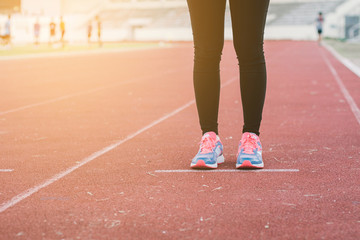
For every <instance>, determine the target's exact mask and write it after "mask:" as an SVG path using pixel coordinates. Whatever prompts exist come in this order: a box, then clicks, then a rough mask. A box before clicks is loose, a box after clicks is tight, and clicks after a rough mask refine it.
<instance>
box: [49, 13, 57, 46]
mask: <svg viewBox="0 0 360 240" xmlns="http://www.w3.org/2000/svg"><path fill="white" fill-rule="evenodd" d="M49 27H50V41H49V44H52V43H53V42H54V41H55V35H56V24H55V22H54V20H53V19H51V22H50V25H49Z"/></svg>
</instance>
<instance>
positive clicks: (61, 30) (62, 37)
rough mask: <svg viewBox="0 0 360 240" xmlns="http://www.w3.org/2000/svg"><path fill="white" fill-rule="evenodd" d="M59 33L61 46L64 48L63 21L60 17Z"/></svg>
mask: <svg viewBox="0 0 360 240" xmlns="http://www.w3.org/2000/svg"><path fill="white" fill-rule="evenodd" d="M60 32H61V39H60V41H61V43H62V46H63V47H64V46H65V40H64V36H65V22H64V20H63V17H62V16H61V17H60Z"/></svg>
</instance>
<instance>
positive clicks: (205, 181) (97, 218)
mask: <svg viewBox="0 0 360 240" xmlns="http://www.w3.org/2000/svg"><path fill="white" fill-rule="evenodd" d="M265 54H266V58H267V69H268V91H267V98H266V102H265V108H264V116H263V124H262V128H261V139H262V144H263V146H264V150H263V152H264V163H265V169H299V171H298V172H259V171H258V172H257V171H237V172H216V171H215V172H214V171H211V170H210V171H206V172H202V171H199V172H174V173H159V172H156V170H162V169H163V170H171V169H174V170H175V169H185V170H186V169H189V166H190V159H191V158H192V157H193V155H194V154H195V153H196V152H197V150H198V141H199V140H200V137H201V136H200V134H201V132H200V129H199V125H198V120H197V113H196V108H195V105H194V104H191V103H190V106H189V107H186V108H185V109H184V110H182V111H180V112H178V113H177V114H175V115H174V116H169V117H168V118H166V119H164V121H162V122H159V123H158V124H154V126H152V127H151V128H149V129H147V130H146V131H144V132H142V133H140V134H138V135H136V136H134V137H131V139H129V140H127V141H125V142H123V143H121V144H120V145H119V146H117V147H116V148H114V149H113V150H111V151H108V152H106V153H104V154H102V155H100V156H98V157H96V158H94V159H93V160H92V161H90V162H89V163H87V164H85V165H83V166H81V167H79V168H77V169H76V170H74V171H72V172H71V173H69V174H67V175H66V176H64V177H62V178H60V179H58V180H56V181H54V182H53V183H51V184H49V185H47V186H45V187H43V188H41V189H39V190H37V191H36V192H34V193H32V194H30V195H29V196H27V197H24V198H23V199H22V200H21V201H19V202H17V203H15V204H14V205H13V206H10V207H8V208H6V209H4V210H3V211H2V212H0V239H359V238H360V230H359V229H360V217H359V216H360V210H359V209H360V199H359V196H360V188H359V180H360V178H359V173H360V166H359V159H360V125H359V123H358V122H357V120H356V118H355V117H354V114H353V112H352V111H351V109H350V107H349V105H348V103H347V102H346V100H345V98H344V95H343V94H342V92H341V91H340V89H339V86H338V85H337V83H336V81H335V80H334V76H333V74H332V73H331V71H330V70H329V67H328V65H327V64H326V62H325V61H324V58H326V59H328V61H329V62H330V63H331V64H332V66H333V67H334V69H335V70H336V71H337V73H338V75H339V77H340V78H341V80H342V81H343V83H344V85H345V87H346V88H347V90H348V91H349V93H350V95H351V96H352V98H353V99H354V101H355V103H356V104H357V106H360V79H358V78H357V77H356V76H355V75H354V74H353V73H351V72H350V71H349V70H348V69H347V68H345V67H344V66H343V65H342V64H341V63H340V62H338V61H337V60H336V59H335V58H334V57H333V56H331V54H330V53H328V52H327V51H326V50H325V49H323V48H322V47H319V46H318V45H317V44H316V43H315V42H293V41H268V42H266V43H265ZM192 58H193V49H192V44H191V43H181V44H177V45H176V46H175V47H173V48H164V49H152V50H143V51H134V52H123V53H104V54H94V55H86V56H81V55H79V56H71V57H61V58H48V59H46V58H37V59H24V60H9V61H1V62H0V68H1V82H2V84H1V85H2V87H1V88H0V98H1V102H2V104H1V106H0V146H1V148H0V165H1V167H0V168H1V169H14V170H13V171H12V172H0V183H1V186H0V204H2V205H1V206H4V204H5V203H9V201H10V202H11V199H12V198H13V197H15V196H17V195H18V194H21V193H24V192H25V191H26V190H28V189H31V188H33V187H34V186H37V185H39V184H41V183H43V182H45V181H46V180H48V179H51V178H53V177H54V176H56V174H58V173H60V172H62V171H64V170H66V169H68V168H70V167H72V166H75V165H76V164H77V163H79V162H81V161H82V160H83V159H85V158H86V157H89V156H90V155H91V154H93V153H95V152H97V151H99V150H101V149H103V148H105V147H107V146H109V145H111V144H113V143H116V142H119V141H121V140H122V139H126V138H127V136H129V135H131V134H133V133H135V132H136V131H138V130H140V129H142V128H144V127H145V126H147V125H148V124H150V123H152V122H153V121H155V120H157V119H160V118H162V117H164V116H167V114H169V113H171V112H173V111H174V110H175V109H178V108H179V107H181V106H183V105H184V104H186V103H189V102H190V101H192V100H193V98H194V94H193V89H192ZM222 59H223V60H222V72H221V75H222V83H226V85H225V86H224V87H223V88H222V90H221V103H220V104H221V105H220V115H219V131H220V137H221V138H222V141H223V144H224V147H225V149H224V153H225V163H224V164H222V165H221V166H220V167H219V169H234V168H235V162H236V159H235V154H236V151H237V144H238V141H239V140H240V138H241V129H242V109H241V101H240V90H239V82H238V80H236V81H232V82H228V81H229V80H231V79H234V77H238V70H237V64H236V57H235V55H234V50H233V48H232V45H231V42H226V44H225V48H224V53H223V57H222Z"/></svg>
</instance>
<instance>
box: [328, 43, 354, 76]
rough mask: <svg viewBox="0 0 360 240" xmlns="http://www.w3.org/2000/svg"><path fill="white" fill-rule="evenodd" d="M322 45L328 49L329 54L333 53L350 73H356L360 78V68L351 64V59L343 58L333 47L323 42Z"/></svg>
mask: <svg viewBox="0 0 360 240" xmlns="http://www.w3.org/2000/svg"><path fill="white" fill-rule="evenodd" d="M322 44H323V45H324V46H325V47H326V49H327V50H329V52H331V53H332V55H333V56H334V57H335V58H337V59H338V60H339V61H340V62H341V63H342V64H344V65H345V66H346V67H347V68H348V69H350V71H352V72H353V73H355V74H356V75H357V76H358V77H359V78H360V67H358V66H357V65H355V64H354V63H353V62H351V61H350V60H349V59H347V58H345V57H343V56H341V55H340V54H339V53H338V52H337V51H336V50H335V49H334V48H333V47H331V46H330V45H329V44H327V43H326V42H322Z"/></svg>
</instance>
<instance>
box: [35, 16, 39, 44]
mask: <svg viewBox="0 0 360 240" xmlns="http://www.w3.org/2000/svg"><path fill="white" fill-rule="evenodd" d="M39 36H40V23H39V19H37V20H36V22H35V24H34V37H35V45H38V44H39Z"/></svg>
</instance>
